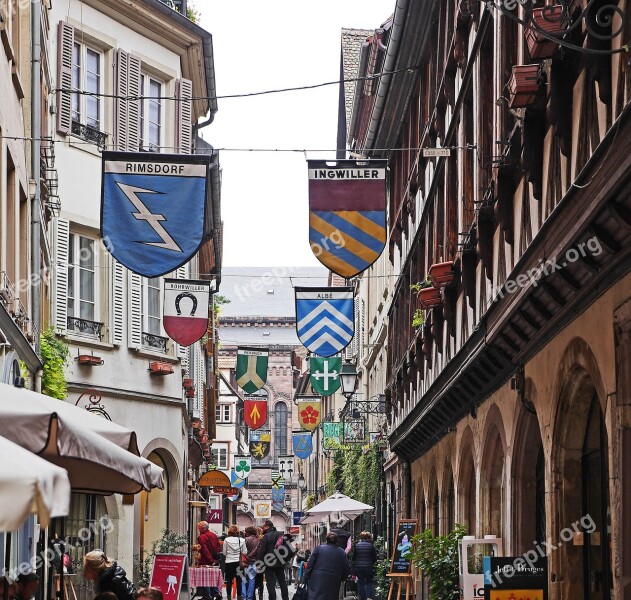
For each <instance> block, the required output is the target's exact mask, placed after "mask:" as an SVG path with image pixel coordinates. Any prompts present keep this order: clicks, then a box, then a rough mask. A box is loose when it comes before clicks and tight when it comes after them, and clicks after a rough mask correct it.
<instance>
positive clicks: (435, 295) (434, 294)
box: [418, 286, 443, 310]
mask: <svg viewBox="0 0 631 600" xmlns="http://www.w3.org/2000/svg"><path fill="white" fill-rule="evenodd" d="M442 301H443V300H442V298H441V296H440V290H438V289H436V288H435V287H433V286H432V287H426V288H423V289H420V290H419V292H418V304H419V306H420V307H421V308H423V309H425V310H427V309H429V308H433V307H434V306H438V305H440V303H441V302H442Z"/></svg>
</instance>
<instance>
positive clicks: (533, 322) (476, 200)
mask: <svg viewBox="0 0 631 600" xmlns="http://www.w3.org/2000/svg"><path fill="white" fill-rule="evenodd" d="M509 6H510V7H511V8H510V9H509V8H508V7H509ZM602 7H603V3H599V4H598V5H597V6H596V5H594V3H590V5H589V6H587V5H586V3H582V4H578V5H575V4H572V5H571V6H570V10H569V13H568V14H567V17H568V18H567V19H566V20H565V21H563V24H562V27H563V28H565V29H564V31H565V34H564V35H563V38H562V43H561V44H559V43H555V42H554V41H552V42H550V40H548V39H547V38H545V37H543V38H541V39H532V35H533V31H532V29H530V28H529V27H528V26H524V24H523V22H524V20H525V21H526V22H527V23H531V22H532V21H531V19H534V18H535V15H536V14H537V13H536V11H535V12H533V13H528V14H527V13H526V11H525V10H524V8H523V7H522V6H521V5H520V4H519V3H502V5H501V7H500V5H499V4H498V7H496V8H492V7H491V6H490V5H486V4H483V3H480V2H475V1H470V0H469V1H467V0H465V1H462V2H453V1H451V0H441V1H439V2H425V1H420V2H410V3H408V2H404V1H399V2H397V4H396V8H395V12H394V15H393V17H392V19H391V20H390V21H388V22H387V23H386V24H385V25H383V26H382V27H381V28H380V29H379V30H378V31H376V32H375V35H374V37H373V41H372V44H371V46H370V48H369V49H368V58H367V60H366V61H364V62H362V68H363V70H361V71H360V73H359V76H360V77H366V76H370V75H373V74H376V73H382V75H381V76H380V77H378V78H375V79H367V80H365V81H364V82H362V83H360V84H358V87H357V90H356V93H357V97H356V98H355V102H354V105H353V106H354V110H355V114H353V116H352V119H351V124H352V125H351V128H350V130H349V132H348V143H349V145H350V146H349V147H350V148H351V150H352V151H353V152H355V153H357V154H359V155H364V156H366V157H370V158H373V157H374V158H380V157H388V158H389V160H390V172H391V179H390V195H389V223H390V232H389V259H390V262H391V264H392V267H393V271H394V273H395V274H396V275H397V276H398V277H397V280H396V285H395V287H394V295H393V299H392V303H391V307H390V310H389V315H388V318H389V323H388V342H387V349H388V351H387V377H386V379H387V396H388V398H389V410H390V425H389V427H390V434H389V441H390V449H391V450H392V451H393V452H394V453H396V455H397V456H398V461H396V462H395V461H392V463H393V467H392V468H390V469H389V471H388V473H389V475H388V477H389V481H392V486H391V487H389V488H388V489H389V490H391V491H390V492H389V493H390V498H389V500H390V502H391V504H392V508H391V510H392V512H393V514H394V515H401V516H402V517H413V518H418V519H419V521H420V524H421V526H422V527H427V528H431V529H433V530H434V531H435V532H441V533H445V532H447V531H449V530H451V529H452V528H453V526H454V524H455V523H464V524H465V525H466V526H467V528H468V531H469V533H470V534H472V535H478V536H482V535H485V534H496V535H498V536H501V537H502V538H503V539H504V548H505V552H506V553H507V554H509V555H520V554H522V553H524V552H526V551H528V550H530V549H532V548H533V547H537V546H539V547H544V548H547V554H548V559H549V583H550V590H551V597H552V598H559V599H560V598H568V597H575V596H576V597H581V598H586V599H587V598H610V597H613V598H623V597H627V596H628V594H629V585H631V584H630V583H629V582H630V581H631V579H630V577H631V566H630V565H631V562H630V561H629V542H628V540H629V528H630V526H631V525H630V523H631V515H630V511H629V494H630V489H631V488H630V482H629V476H628V471H629V460H630V458H629V456H630V454H629V447H630V444H631V436H630V434H629V431H630V429H629V426H630V424H631V412H629V403H630V399H629V398H630V394H631V388H630V387H629V386H630V384H631V380H630V379H629V376H628V373H629V368H630V366H631V365H630V363H629V352H630V350H631V347H630V345H629V344H630V343H631V342H630V338H629V327H630V323H631V312H630V311H631V275H630V274H629V269H630V267H631V260H630V253H631V242H630V240H631V237H630V235H629V234H630V233H631V210H630V209H631V201H630V200H629V186H630V184H631V177H630V174H631V172H630V170H629V167H630V166H631V159H630V158H629V148H628V145H629V140H631V135H630V134H631V119H630V114H631V111H630V109H629V100H630V99H631V96H630V91H631V78H630V73H629V69H628V53H627V52H626V51H624V49H623V48H622V46H623V45H624V44H626V43H628V42H629V40H631V31H630V27H629V20H628V19H627V20H626V24H625V22H623V23H622V25H621V19H620V14H621V12H628V8H629V6H628V3H626V2H622V3H620V4H619V5H618V4H616V5H615V7H612V8H605V9H604V12H601V15H603V14H605V13H606V14H608V15H610V16H612V19H611V20H610V21H607V22H605V21H604V20H601V19H598V18H597V17H596V11H597V10H598V9H600V8H602ZM551 10H553V11H561V10H562V9H556V8H553V9H551ZM582 10H583V12H581V11H582ZM616 11H617V12H616ZM555 14H556V13H555ZM619 28H620V31H618V29H619ZM546 42H547V45H546ZM427 148H443V149H445V148H449V149H450V151H448V152H443V153H438V152H433V153H428V152H425V153H424V152H423V150H422V149H427ZM385 149H389V150H385ZM427 154H443V156H427ZM442 263H449V264H448V265H446V266H445V265H442ZM439 264H441V266H440V267H438V266H437V265H439ZM432 267H433V268H432ZM439 270H442V271H443V273H442V275H441V273H438V271H439ZM437 273H438V274H437ZM430 275H433V276H434V279H433V285H432V286H431V288H432V289H429V288H425V289H420V290H419V288H423V286H425V285H426V284H425V280H426V278H428V276H430ZM416 284H421V285H416ZM436 286H438V287H436ZM432 290H433V291H432ZM417 292H418V293H419V294H418V295H417ZM420 300H422V301H423V304H422V305H419V301H420ZM417 309H420V310H419V312H417ZM373 316H374V315H373V314H370V313H369V314H367V316H366V320H367V322H371V320H372V319H373ZM413 320H414V325H413ZM421 321H423V322H422V323H421ZM387 467H389V465H387ZM399 481H400V482H401V484H400V486H398V483H397V486H398V487H397V488H396V489H395V482H399ZM388 485H390V484H388ZM566 538H567V539H566ZM544 542H545V543H547V544H548V546H547V547H546V546H543V544H544ZM422 588H423V586H421V585H419V586H418V590H417V591H418V593H419V595H422V594H423V593H424V590H423V589H422Z"/></svg>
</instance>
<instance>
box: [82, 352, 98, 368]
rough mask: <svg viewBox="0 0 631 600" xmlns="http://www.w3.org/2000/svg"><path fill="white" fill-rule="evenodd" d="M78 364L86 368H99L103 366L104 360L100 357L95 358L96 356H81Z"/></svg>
mask: <svg viewBox="0 0 631 600" xmlns="http://www.w3.org/2000/svg"><path fill="white" fill-rule="evenodd" d="M77 362H78V363H79V364H80V365H84V366H86V367H99V366H101V365H102V364H103V359H102V358H101V357H100V356H94V354H79V356H77Z"/></svg>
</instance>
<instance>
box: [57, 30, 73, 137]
mask: <svg viewBox="0 0 631 600" xmlns="http://www.w3.org/2000/svg"><path fill="white" fill-rule="evenodd" d="M73 47H74V27H73V26H72V25H68V23H64V22H63V21H60V22H59V26H58V27H57V88H58V89H60V90H61V89H63V90H70V89H72V49H73ZM71 129H72V94H70V92H57V131H58V132H59V133H63V134H64V135H68V134H69V133H70V131H71Z"/></svg>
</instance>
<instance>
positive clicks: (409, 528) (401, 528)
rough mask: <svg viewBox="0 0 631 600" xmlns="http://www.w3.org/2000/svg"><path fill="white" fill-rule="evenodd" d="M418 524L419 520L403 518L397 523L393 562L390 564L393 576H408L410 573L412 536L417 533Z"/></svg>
mask: <svg viewBox="0 0 631 600" xmlns="http://www.w3.org/2000/svg"><path fill="white" fill-rule="evenodd" d="M417 525H418V521H417V520H416V519H403V520H401V521H399V523H398V524H397V535H396V537H395V538H394V548H393V549H392V563H391V564H390V576H391V577H407V576H409V575H410V569H411V566H412V563H411V560H410V554H411V553H412V538H413V537H414V536H415V535H416V527H417Z"/></svg>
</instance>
